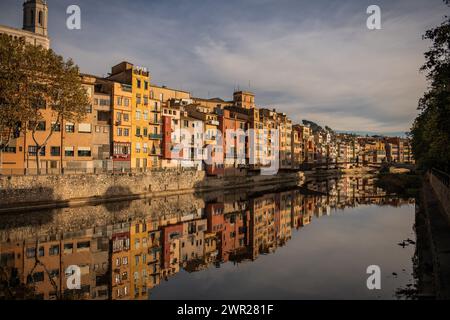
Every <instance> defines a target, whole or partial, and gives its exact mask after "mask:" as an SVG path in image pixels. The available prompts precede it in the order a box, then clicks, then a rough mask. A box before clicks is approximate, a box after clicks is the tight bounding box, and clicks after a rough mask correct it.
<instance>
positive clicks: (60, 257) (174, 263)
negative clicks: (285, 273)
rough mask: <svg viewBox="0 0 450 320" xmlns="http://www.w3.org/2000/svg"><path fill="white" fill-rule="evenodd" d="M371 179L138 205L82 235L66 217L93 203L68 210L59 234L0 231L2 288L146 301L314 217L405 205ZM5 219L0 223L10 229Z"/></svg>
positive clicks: (47, 226) (269, 248)
mask: <svg viewBox="0 0 450 320" xmlns="http://www.w3.org/2000/svg"><path fill="white" fill-rule="evenodd" d="M374 182H375V181H374V179H373V178H371V177H369V176H366V177H364V176H360V177H357V176H356V177H348V176H344V177H342V178H339V179H337V178H335V179H326V180H318V181H312V182H309V184H307V185H306V187H307V188H308V189H310V190H312V189H315V190H317V191H318V192H322V193H324V194H327V195H326V196H325V195H323V196H321V195H318V194H319V193H315V192H314V195H310V194H305V193H304V192H303V190H301V189H299V188H296V187H292V188H289V187H286V188H285V189H283V190H282V191H270V192H258V193H253V194H250V195H249V196H245V195H242V194H227V195H224V194H220V195H217V196H214V197H212V198H208V201H207V202H205V201H201V202H200V203H199V205H198V206H195V207H193V206H191V205H190V204H188V205H187V206H185V207H177V203H178V204H180V205H185V203H186V202H188V203H189V202H194V198H193V196H192V198H189V199H187V201H186V200H185V201H180V199H179V198H178V197H168V198H164V199H160V200H156V199H154V200H152V201H151V202H156V203H159V205H160V206H158V207H152V209H150V207H146V206H147V205H150V203H149V202H146V201H142V202H140V201H137V203H135V206H134V207H133V208H128V207H124V209H123V211H119V212H115V215H114V220H113V221H114V222H111V223H106V225H104V224H99V225H98V226H95V227H93V226H92V224H89V223H88V224H86V225H85V227H83V228H82V227H81V226H80V227H78V229H77V227H76V226H75V225H76V223H73V222H72V219H73V218H74V217H76V216H77V215H81V216H83V214H84V213H85V212H86V210H88V209H89V208H90V207H86V208H71V209H70V210H71V211H70V212H69V213H70V214H69V216H70V219H69V220H70V227H69V228H68V230H65V229H64V228H62V229H61V230H60V231H58V232H57V231H55V230H57V229H58V224H59V223H60V222H61V221H62V220H61V219H60V218H61V217H60V216H57V217H59V218H58V219H55V220H53V219H52V221H50V222H48V223H44V224H40V225H39V228H38V229H39V230H40V231H37V232H30V233H27V232H23V229H21V228H22V227H21V226H19V227H18V228H16V229H14V228H8V229H6V230H4V231H3V230H0V239H2V240H1V241H2V242H0V267H1V268H2V270H4V271H6V273H7V275H8V279H10V280H11V281H10V282H8V283H11V284H14V285H17V286H18V285H20V284H23V285H24V286H25V287H27V288H29V291H28V293H27V295H26V297H34V298H41V299H58V298H65V299H148V298H151V291H152V289H153V288H155V287H156V286H158V285H159V284H160V282H161V280H169V278H171V276H173V275H175V274H176V273H178V272H180V270H182V269H183V270H186V271H188V272H197V271H200V270H203V269H205V268H208V267H211V266H218V265H219V264H221V263H227V262H229V261H230V262H233V263H245V262H246V261H249V260H255V259H257V258H258V257H259V255H264V254H270V253H272V252H274V251H275V250H276V249H277V248H278V247H280V246H283V245H286V244H287V245H289V244H288V242H289V240H290V239H291V237H292V229H293V228H295V229H299V230H301V228H303V227H305V226H307V225H308V224H310V223H312V219H313V217H315V218H319V217H321V216H323V215H329V214H332V212H333V211H334V210H336V209H340V208H344V207H354V206H357V205H359V204H379V205H390V206H399V205H402V204H405V203H410V201H409V200H401V199H398V198H395V197H385V193H384V192H383V191H382V190H380V189H378V188H377V187H376V186H375V184H374ZM164 207H167V208H168V210H164V209H163V208H164ZM93 208H94V207H93ZM95 208H96V210H99V211H98V212H97V214H98V213H100V214H99V215H98V216H95V215H91V214H90V212H88V213H89V214H88V215H87V216H89V217H90V218H91V219H95V220H96V221H97V218H98V221H101V219H104V218H105V215H104V213H105V208H103V209H102V208H100V207H95ZM181 208H183V209H181ZM144 212H145V213H144ZM156 212H157V214H155V213H156ZM175 212H176V213H175ZM106 213H108V214H107V215H106V216H110V213H109V212H106ZM122 214H123V215H122ZM84 217H86V216H84ZM2 219H5V218H4V217H2V218H1V219H0V221H1V222H2V224H3V225H5V226H6V225H8V224H7V223H4V220H2ZM116 219H120V221H124V222H123V223H118V222H117V221H116ZM82 220H83V219H81V220H79V223H82ZM53 221H58V224H55V222H53ZM90 221H92V220H90ZM74 227H75V228H74ZM73 228H74V229H73ZM69 229H70V230H69ZM42 230H46V231H45V232H44V231H42ZM27 234H30V236H27ZM31 234H32V235H33V236H31ZM35 235H36V236H35ZM70 265H76V266H78V267H80V270H81V289H80V290H68V289H67V287H66V280H67V278H68V276H70V275H71V274H69V273H67V274H66V270H67V268H68V267H69V266H70ZM4 274H5V272H4V273H1V274H0V277H4ZM4 283H5V282H2V281H0V297H2V296H5V295H6V294H7V291H6V290H4V288H3V287H2V286H3V285H4ZM22 292H24V291H23V290H22ZM24 296H25V295H24Z"/></svg>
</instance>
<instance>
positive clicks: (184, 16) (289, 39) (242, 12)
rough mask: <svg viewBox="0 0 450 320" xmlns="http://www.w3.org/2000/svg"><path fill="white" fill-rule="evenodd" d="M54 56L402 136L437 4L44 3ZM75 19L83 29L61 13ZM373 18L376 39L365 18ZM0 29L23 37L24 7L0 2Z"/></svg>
mask: <svg viewBox="0 0 450 320" xmlns="http://www.w3.org/2000/svg"><path fill="white" fill-rule="evenodd" d="M48 3H49V35H50V37H51V41H52V48H53V49H54V50H55V51H56V52H57V53H59V54H62V55H63V56H65V57H72V58H73V59H74V60H75V62H76V63H77V64H78V65H79V66H80V68H81V71H82V72H86V73H92V74H96V75H99V76H102V75H106V74H107V72H109V71H110V68H111V66H113V65H114V64H116V63H118V62H120V61H123V60H127V61H130V62H132V63H134V64H137V65H141V66H146V67H147V68H148V69H149V70H150V73H151V76H152V82H153V83H155V84H158V85H167V86H170V87H176V88H180V89H183V90H188V91H191V93H192V94H193V95H194V96H200V97H208V96H209V97H217V96H219V97H222V98H224V99H230V98H231V96H232V92H233V90H234V88H236V87H239V88H240V89H248V88H249V84H250V89H251V90H252V91H254V92H255V94H256V103H257V104H258V105H259V106H262V107H270V108H277V109H278V110H280V111H284V112H287V113H288V114H289V115H290V116H291V118H293V120H294V121H296V122H300V121H301V119H309V120H312V121H315V122H318V123H319V124H321V125H328V126H330V127H331V128H333V129H338V130H358V131H374V132H380V133H383V132H392V131H407V130H408V129H409V128H410V125H411V122H412V120H413V119H414V118H415V116H416V114H417V111H416V108H417V100H418V99H419V97H420V96H421V95H422V93H423V92H424V90H425V89H426V82H425V80H424V75H423V74H420V73H419V71H418V69H419V67H420V65H421V64H422V63H423V62H424V58H423V52H424V51H425V50H426V49H427V47H428V46H429V43H428V42H427V41H425V40H422V34H423V33H424V31H425V30H426V29H427V28H430V27H432V26H435V25H437V24H439V23H440V22H441V21H442V18H443V15H444V14H446V13H448V12H446V11H448V7H446V6H445V5H444V4H443V3H442V1H441V0H404V1H401V0H399V1H375V0H370V1H366V0H359V1H356V0H354V1H325V0H322V1H298V0H292V1H289V0H277V1H269V0H244V1H237V0H236V1H235V0H231V1H207V0H202V1H196V0H194V1H190V0H189V1H186V0H184V1H182V0H177V1H170V0H164V1H162V0H161V1H138V0H135V1H115V0H108V1H106V0H104V1H100V0H98V1H92V0H91V1H84V0H83V1H78V0H70V1H66V0H58V1H56V0H49V1H48ZM71 4H77V5H79V6H80V8H81V23H82V25H81V30H68V29H67V28H66V24H65V22H66V19H67V16H68V15H67V14H66V8H67V7H68V6H69V5H71ZM371 4H377V5H379V6H380V8H381V26H382V29H381V30H368V29H367V28H366V19H367V17H368V15H367V14H366V8H367V7H368V6H369V5H371ZM0 24H3V25H8V26H13V27H21V26H22V1H21V0H2V1H1V2H0Z"/></svg>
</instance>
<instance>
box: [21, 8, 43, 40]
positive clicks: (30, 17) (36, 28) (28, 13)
mask: <svg viewBox="0 0 450 320" xmlns="http://www.w3.org/2000/svg"><path fill="white" fill-rule="evenodd" d="M47 18H48V7H47V1H45V0H26V1H25V2H24V3H23V30H26V31H31V32H34V33H36V34H40V35H42V36H45V37H47V36H48V33H47Z"/></svg>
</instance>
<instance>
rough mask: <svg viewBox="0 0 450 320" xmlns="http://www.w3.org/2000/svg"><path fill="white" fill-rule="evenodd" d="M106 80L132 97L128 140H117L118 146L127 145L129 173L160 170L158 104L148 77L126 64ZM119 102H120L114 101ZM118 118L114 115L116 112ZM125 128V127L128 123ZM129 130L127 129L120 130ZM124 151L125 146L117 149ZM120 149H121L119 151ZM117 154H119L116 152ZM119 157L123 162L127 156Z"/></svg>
mask: <svg viewBox="0 0 450 320" xmlns="http://www.w3.org/2000/svg"><path fill="white" fill-rule="evenodd" d="M108 79H109V80H113V81H115V82H118V83H120V84H121V86H122V89H125V91H127V92H128V97H127V98H129V97H131V101H130V102H131V103H130V106H127V107H129V110H127V111H126V113H129V116H130V128H129V129H130V131H128V130H127V133H128V135H127V136H126V137H127V138H128V137H129V139H125V140H127V141H123V140H124V139H122V138H119V139H118V142H119V143H129V144H130V145H129V150H127V151H129V154H130V160H129V161H130V167H131V168H132V169H138V170H147V168H149V167H159V166H160V157H161V139H162V134H161V132H162V131H161V104H160V101H158V100H157V99H153V93H152V91H151V89H150V74H149V72H148V71H147V70H146V69H145V68H143V67H139V66H134V65H133V64H132V63H129V62H126V61H124V62H121V63H119V64H118V65H116V66H114V67H112V70H111V75H110V76H109V77H108ZM115 86H116V85H115ZM117 102H121V101H117ZM116 115H117V112H116ZM118 121H119V123H118V128H117V130H119V131H117V132H116V135H117V137H122V136H121V135H120V134H123V133H124V132H120V125H121V119H119V120H118ZM127 124H128V123H127ZM123 129H124V130H125V129H128V128H123ZM120 147H121V148H122V149H123V150H126V147H127V146H125V145H122V144H121V145H120ZM119 149H120V148H119ZM117 151H119V152H120V150H117ZM118 155H119V157H121V158H124V159H126V158H127V157H126V156H121V154H120V153H119V154H118Z"/></svg>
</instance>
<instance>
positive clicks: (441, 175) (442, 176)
mask: <svg viewBox="0 0 450 320" xmlns="http://www.w3.org/2000/svg"><path fill="white" fill-rule="evenodd" d="M431 174H432V175H433V176H435V177H436V178H437V179H439V181H441V182H442V184H444V185H445V186H446V187H447V188H450V175H448V174H447V173H445V172H444V171H441V170H438V169H435V168H433V169H431Z"/></svg>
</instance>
